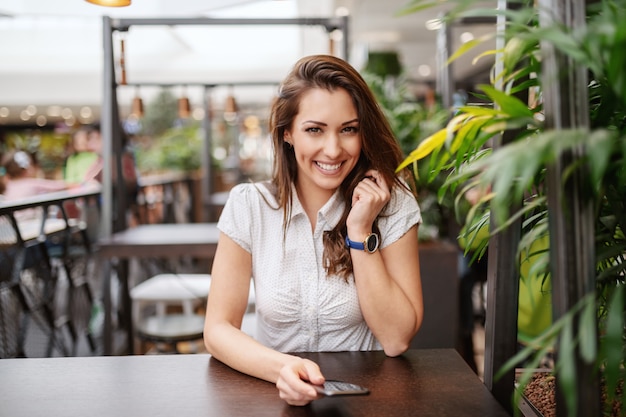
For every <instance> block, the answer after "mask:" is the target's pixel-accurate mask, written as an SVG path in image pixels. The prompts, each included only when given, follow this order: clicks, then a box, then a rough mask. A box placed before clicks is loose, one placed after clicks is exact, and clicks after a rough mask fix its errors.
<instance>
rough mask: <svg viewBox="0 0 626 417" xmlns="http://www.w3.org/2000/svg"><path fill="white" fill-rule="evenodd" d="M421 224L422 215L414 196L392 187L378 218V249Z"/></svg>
mask: <svg viewBox="0 0 626 417" xmlns="http://www.w3.org/2000/svg"><path fill="white" fill-rule="evenodd" d="M421 222H422V213H421V211H420V208H419V205H418V203H417V199H416V198H415V196H414V195H413V194H412V193H411V192H409V191H408V190H406V189H404V188H402V187H398V186H396V187H394V188H393V191H392V194H391V199H390V200H389V204H388V205H387V209H386V210H385V212H384V213H383V214H382V215H381V216H380V217H379V218H378V228H379V229H380V235H381V236H380V240H381V242H380V247H381V248H384V247H386V246H389V245H391V244H392V243H394V242H395V241H397V240H398V239H400V238H401V237H402V236H404V235H405V234H406V232H408V231H409V229H410V228H411V227H413V226H415V225H416V224H419V223H421Z"/></svg>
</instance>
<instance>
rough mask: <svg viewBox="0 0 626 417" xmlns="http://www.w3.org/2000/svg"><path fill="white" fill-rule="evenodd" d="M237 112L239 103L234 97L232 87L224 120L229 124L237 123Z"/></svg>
mask: <svg viewBox="0 0 626 417" xmlns="http://www.w3.org/2000/svg"><path fill="white" fill-rule="evenodd" d="M237 110H238V109H237V102H236V101H235V96H234V95H233V91H232V87H231V88H230V92H229V93H228V96H226V102H225V103H224V119H225V120H226V121H227V122H233V121H235V119H236V118H237Z"/></svg>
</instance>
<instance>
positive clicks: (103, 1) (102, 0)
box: [85, 0, 130, 7]
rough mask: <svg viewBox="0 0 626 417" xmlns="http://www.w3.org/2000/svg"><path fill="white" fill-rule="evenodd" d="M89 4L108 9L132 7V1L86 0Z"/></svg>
mask: <svg viewBox="0 0 626 417" xmlns="http://www.w3.org/2000/svg"><path fill="white" fill-rule="evenodd" d="M85 1H86V2H87V3H92V4H97V5H98V6H106V7H125V6H130V0H85Z"/></svg>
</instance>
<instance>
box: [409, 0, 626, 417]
mask: <svg viewBox="0 0 626 417" xmlns="http://www.w3.org/2000/svg"><path fill="white" fill-rule="evenodd" d="M458 3H459V4H461V5H463V3H468V2H467V1H463V0H459V1H458ZM428 6H429V4H427V3H426V2H424V1H420V0H415V1H413V2H412V3H411V4H410V5H409V6H408V7H407V10H406V12H415V11H417V10H420V9H421V8H423V7H428ZM537 12H538V11H537V9H536V8H535V7H534V6H533V5H532V3H531V4H526V3H524V7H521V8H520V9H519V10H515V11H513V10H507V11H502V13H506V16H507V18H508V22H509V23H508V25H507V27H506V30H505V39H506V44H505V46H504V48H503V50H502V51H498V52H500V53H501V57H502V68H503V69H502V71H501V72H499V73H495V72H494V78H493V80H492V84H491V85H483V86H481V90H482V92H483V94H484V97H486V98H488V99H489V100H490V101H491V102H493V103H494V107H493V108H485V107H475V106H465V107H462V108H461V109H459V113H458V114H457V116H456V117H454V118H453V119H452V120H451V121H450V122H449V123H448V124H447V126H446V127H445V128H444V129H441V130H440V131H438V132H436V133H435V134H433V135H432V136H430V137H429V138H427V139H425V140H424V141H422V142H421V143H420V145H419V146H418V147H417V148H416V149H415V150H414V151H413V152H412V153H411V154H410V155H409V157H408V158H407V159H406V160H405V161H404V162H403V164H402V166H407V165H410V164H417V162H418V161H420V164H422V162H421V161H422V159H423V158H425V157H427V156H428V157H430V158H435V159H436V161H437V162H436V163H434V164H433V163H432V162H431V163H428V166H430V167H431V169H432V172H433V175H436V174H437V173H439V172H445V171H449V172H450V174H449V175H448V177H447V180H446V182H445V184H444V187H443V188H442V190H441V193H440V196H443V195H446V194H453V195H455V196H456V199H457V201H460V196H462V195H463V193H464V192H465V191H466V190H468V189H469V188H471V187H480V188H482V189H484V190H486V191H487V192H485V194H484V196H483V198H482V199H481V200H480V201H479V203H478V204H476V205H475V206H474V207H472V209H471V210H470V211H469V214H468V216H467V219H466V223H467V224H469V225H472V226H471V227H469V228H468V231H467V235H466V236H465V238H466V239H470V240H471V239H473V237H475V236H476V234H477V233H478V231H479V229H480V228H479V227H474V225H476V224H479V223H480V222H481V221H482V222H483V224H484V219H485V218H489V217H491V218H492V223H491V224H492V225H495V230H491V235H492V236H493V235H494V234H496V233H498V232H499V231H501V230H503V229H505V228H507V227H509V226H510V225H511V224H512V223H513V221H514V220H516V219H522V237H521V239H520V242H519V250H518V254H519V256H520V257H523V256H528V248H529V247H530V245H531V244H532V242H533V241H536V240H537V239H539V238H541V237H544V236H546V234H548V208H547V190H546V181H545V180H546V172H547V169H548V167H549V166H551V165H552V164H554V163H555V161H557V160H558V158H559V157H560V155H562V154H563V153H564V152H569V151H572V150H574V149H584V154H583V157H582V158H581V159H578V160H576V161H575V163H574V164H572V165H570V166H568V167H566V171H565V172H566V174H567V175H566V179H567V178H568V177H570V176H571V175H573V174H574V173H575V172H577V171H578V170H584V172H587V173H588V176H587V178H586V179H587V182H586V184H584V186H583V188H582V189H581V192H582V195H580V198H581V199H588V200H590V201H593V204H594V207H595V243H596V244H595V253H596V271H595V272H596V275H595V283H596V291H595V294H594V295H595V296H591V297H585V298H583V299H581V300H579V303H578V304H577V305H576V306H575V307H574V308H572V309H571V310H570V311H569V312H568V313H567V314H565V315H563V316H561V317H560V318H559V319H558V320H557V321H555V322H554V323H553V325H552V326H551V327H550V328H549V329H548V330H546V332H545V333H544V334H542V335H540V336H539V337H538V338H537V339H535V340H533V341H532V342H531V344H529V346H528V347H526V348H524V349H522V350H521V351H520V352H519V353H518V355H516V356H515V357H513V358H511V359H510V361H509V362H508V363H507V364H506V365H505V367H504V369H503V370H501V373H500V374H502V373H503V372H504V371H506V370H507V369H511V368H512V367H514V366H517V365H518V364H520V363H522V361H527V362H526V365H527V366H528V368H533V367H536V365H537V364H538V363H539V360H541V358H542V357H543V356H544V355H545V353H546V352H547V351H548V350H550V349H552V347H553V346H554V345H555V343H557V341H558V346H559V351H558V355H557V362H556V366H555V373H556V375H557V378H558V380H559V386H560V387H561V390H562V394H563V396H564V397H565V403H566V405H567V413H568V415H576V414H577V398H576V395H575V388H574V385H575V383H576V378H577V375H576V368H575V366H574V365H573V364H574V356H575V350H577V351H578V352H579V353H580V355H581V356H582V358H583V360H585V361H586V362H587V363H590V364H595V366H596V367H597V369H598V370H602V371H603V372H602V374H603V377H604V381H605V387H606V392H607V401H606V404H605V406H606V412H609V411H608V410H609V408H610V407H611V406H612V404H613V401H618V402H619V401H621V414H622V415H623V414H624V413H626V395H625V394H624V390H623V389H622V391H621V392H620V391H619V389H618V386H619V385H620V383H621V384H623V382H624V380H625V379H626V371H625V370H624V356H625V346H626V335H625V324H626V323H625V316H626V310H625V306H626V302H625V301H624V300H625V298H626V290H625V289H624V284H625V283H626V282H625V276H626V239H625V237H624V230H626V210H625V208H626V207H625V204H626V72H625V71H624V68H626V27H625V26H624V24H623V22H624V21H626V7H625V4H624V1H622V0H615V1H610V0H603V1H600V2H595V3H593V4H592V5H590V6H589V7H588V13H587V24H586V25H585V26H584V27H581V28H577V29H570V28H567V27H563V26H561V25H558V24H552V25H545V26H541V25H539V24H538V18H537ZM474 13H480V14H483V15H484V14H487V13H491V14H492V15H495V14H496V13H498V12H497V11H495V10H490V11H487V10H480V11H475V12H474ZM454 17H455V16H454V12H453V13H452V14H451V15H450V18H451V19H452V18H454ZM542 42H543V43H544V44H550V45H552V46H553V47H554V48H555V49H556V50H557V51H559V52H560V53H562V54H564V55H565V56H566V57H568V58H569V59H570V60H571V61H572V62H573V63H574V65H577V66H581V67H584V68H587V69H588V72H589V79H590V83H589V86H588V98H589V110H590V112H589V119H590V122H591V123H590V128H589V129H582V128H581V129H570V130H550V129H547V128H546V126H545V124H544V121H543V120H544V119H543V105H542V100H541V94H542V66H541V60H542V56H541V49H540V43H542ZM471 46H472V45H467V46H466V47H465V48H463V51H461V52H463V53H465V52H467V51H468V50H470V47H471ZM494 52H495V51H494ZM496 85H501V86H502V88H496ZM520 92H526V93H527V95H528V96H529V97H531V98H533V97H534V98H535V99H534V100H532V99H531V100H529V102H528V103H527V102H525V101H522V100H520V99H518V98H517V97H516V94H518V93H520ZM563 99H564V100H567V98H563ZM503 132H512V133H516V137H515V139H514V140H513V141H512V143H509V144H506V145H504V146H501V147H500V148H498V149H497V150H495V151H494V150H492V149H490V148H488V147H486V146H485V144H486V142H487V140H489V139H490V138H491V137H492V136H494V135H497V134H501V133H503ZM519 202H522V204H521V205H520V204H519ZM514 207H520V208H519V209H513V208H514ZM487 244H488V241H484V242H482V246H483V249H484V247H485V246H486V245H487ZM549 255H550V252H549V251H546V252H545V253H543V254H540V256H539V258H540V261H539V262H536V263H535V266H534V268H535V269H536V270H538V271H542V272H543V273H540V274H537V275H538V276H540V277H546V276H549V268H548V265H549ZM574 323H577V326H578V327H577V328H578V334H574V331H573V329H574V328H575V326H574ZM529 377H530V374H529V373H527V374H526V376H525V377H524V378H523V380H522V384H523V383H524V382H525V381H527V380H528V378H529ZM516 393H518V391H516ZM517 400H518V399H517V398H516V399H514V401H515V403H517Z"/></svg>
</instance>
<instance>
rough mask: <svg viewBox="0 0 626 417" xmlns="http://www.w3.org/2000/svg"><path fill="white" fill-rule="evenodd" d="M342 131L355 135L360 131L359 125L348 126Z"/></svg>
mask: <svg viewBox="0 0 626 417" xmlns="http://www.w3.org/2000/svg"><path fill="white" fill-rule="evenodd" d="M341 131H342V132H343V133H347V134H349V135H355V134H357V133H359V127H358V126H346V127H344V128H343V129H342V130H341Z"/></svg>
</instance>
